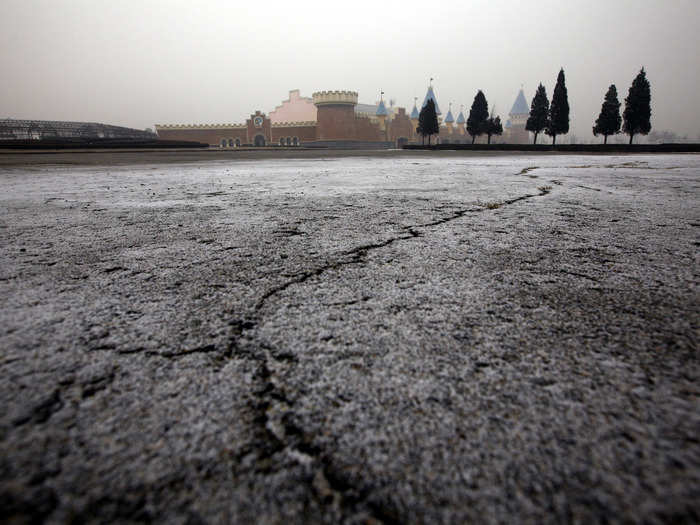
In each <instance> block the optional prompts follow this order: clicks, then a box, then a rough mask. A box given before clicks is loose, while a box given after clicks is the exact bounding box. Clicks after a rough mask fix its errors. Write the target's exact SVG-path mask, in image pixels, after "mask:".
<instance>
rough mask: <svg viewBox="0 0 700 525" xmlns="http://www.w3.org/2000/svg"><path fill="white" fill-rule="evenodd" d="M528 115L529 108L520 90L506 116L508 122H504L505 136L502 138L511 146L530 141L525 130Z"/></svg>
mask: <svg viewBox="0 0 700 525" xmlns="http://www.w3.org/2000/svg"><path fill="white" fill-rule="evenodd" d="M529 114H530V108H529V107H528V105H527V101H526V100H525V94H524V93H523V89H522V88H520V91H519V92H518V96H517V97H515V102H514V103H513V107H512V108H511V110H510V113H509V114H508V117H509V119H508V122H506V130H507V134H506V137H504V138H505V139H506V140H507V141H508V142H510V143H512V144H527V143H528V142H529V140H530V134H529V133H528V132H527V130H526V129H525V124H527V117H528V116H529Z"/></svg>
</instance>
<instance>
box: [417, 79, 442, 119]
mask: <svg viewBox="0 0 700 525" xmlns="http://www.w3.org/2000/svg"><path fill="white" fill-rule="evenodd" d="M432 81H433V79H432V78H431V79H430V82H431V83H432ZM430 99H433V102H434V103H435V112H436V113H437V114H438V115H442V113H441V112H440V106H438V103H437V99H436V98H435V93H434V92H433V86H432V84H431V85H430V86H428V92H427V93H426V94H425V99H423V105H422V106H421V109H423V108H424V107H425V105H426V104H427V103H428V100H430Z"/></svg>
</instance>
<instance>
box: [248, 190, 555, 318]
mask: <svg viewBox="0 0 700 525" xmlns="http://www.w3.org/2000/svg"><path fill="white" fill-rule="evenodd" d="M538 189H539V193H537V194H533V193H528V194H526V195H521V196H520V197H516V198H513V199H509V200H506V201H504V202H503V205H506V204H515V203H516V202H520V201H524V200H527V199H531V198H533V197H543V196H544V195H547V194H548V193H550V192H551V188H549V187H545V186H543V187H540V188H538ZM501 206H502V205H501ZM485 209H486V208H483V207H479V208H473V207H471V208H463V209H461V210H457V211H456V212H454V213H453V214H452V215H448V216H447V217H443V218H441V219H438V220H435V221H432V222H427V223H422V224H414V225H410V226H403V227H402V228H403V229H404V230H405V231H406V234H405V235H398V236H396V237H391V238H389V239H386V240H384V241H382V242H377V243H371V244H365V245H361V246H357V247H355V248H353V249H351V250H347V251H345V252H343V253H342V254H341V255H342V256H350V259H349V260H338V261H332V262H329V263H328V264H325V265H323V266H319V267H317V268H314V269H313V270H309V271H306V272H303V273H301V274H300V275H298V276H296V277H294V278H293V279H290V280H289V281H285V282H284V283H282V284H280V285H278V286H275V287H274V288H271V289H270V290H268V291H267V292H265V293H264V294H263V295H262V297H261V298H260V299H259V300H258V301H257V303H256V304H255V307H254V311H255V312H259V311H260V310H262V309H263V308H264V306H265V303H266V302H267V301H268V299H270V298H271V297H273V296H275V295H277V294H278V293H280V292H283V291H285V290H286V289H287V288H289V287H290V286H292V285H295V284H302V283H304V282H306V281H308V280H309V279H311V278H312V277H318V276H320V275H322V274H324V273H325V272H327V271H329V270H336V269H338V268H342V267H343V266H348V265H352V264H359V263H362V262H364V257H365V256H366V255H367V253H368V252H370V251H373V250H377V249H380V248H386V247H387V246H390V245H392V244H394V243H395V242H398V241H405V240H410V239H415V238H417V237H421V236H422V235H423V232H420V231H416V230H417V229H420V228H430V227H432V226H440V225H442V224H446V223H448V222H452V221H454V220H457V219H460V218H462V217H464V216H465V215H466V214H468V213H479V212H482V211H484V210H485Z"/></svg>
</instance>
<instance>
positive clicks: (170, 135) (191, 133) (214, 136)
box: [156, 127, 248, 147]
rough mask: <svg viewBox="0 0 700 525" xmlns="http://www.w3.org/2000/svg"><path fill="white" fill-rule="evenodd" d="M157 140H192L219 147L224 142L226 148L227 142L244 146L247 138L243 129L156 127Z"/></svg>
mask: <svg viewBox="0 0 700 525" xmlns="http://www.w3.org/2000/svg"><path fill="white" fill-rule="evenodd" d="M156 133H157V134H158V138H160V139H164V140H192V141H196V142H204V143H205V144H209V145H211V146H220V145H221V141H222V140H225V141H226V145H227V147H228V142H229V140H233V143H234V144H235V143H236V139H238V141H239V142H240V143H241V144H246V143H247V142H248V138H247V136H246V129H245V128H213V127H212V128H206V127H203V128H200V129H197V128H160V127H156Z"/></svg>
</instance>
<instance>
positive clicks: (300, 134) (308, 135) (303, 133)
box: [272, 122, 316, 146]
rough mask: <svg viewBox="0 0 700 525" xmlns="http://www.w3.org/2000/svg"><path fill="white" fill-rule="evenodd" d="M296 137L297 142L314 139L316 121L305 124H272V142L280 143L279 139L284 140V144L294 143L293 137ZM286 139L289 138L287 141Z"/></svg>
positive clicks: (301, 142)
mask: <svg viewBox="0 0 700 525" xmlns="http://www.w3.org/2000/svg"><path fill="white" fill-rule="evenodd" d="M295 137H296V138H297V144H296V145H299V144H303V143H305V142H312V141H314V140H316V123H315V122H314V123H313V124H307V125H298V126H293V125H284V126H280V125H277V126H276V125H274V124H273V125H272V144H277V145H282V144H280V139H285V140H284V145H285V146H286V145H288V144H289V145H295V144H294V138H295ZM287 139H290V140H289V141H287Z"/></svg>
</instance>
